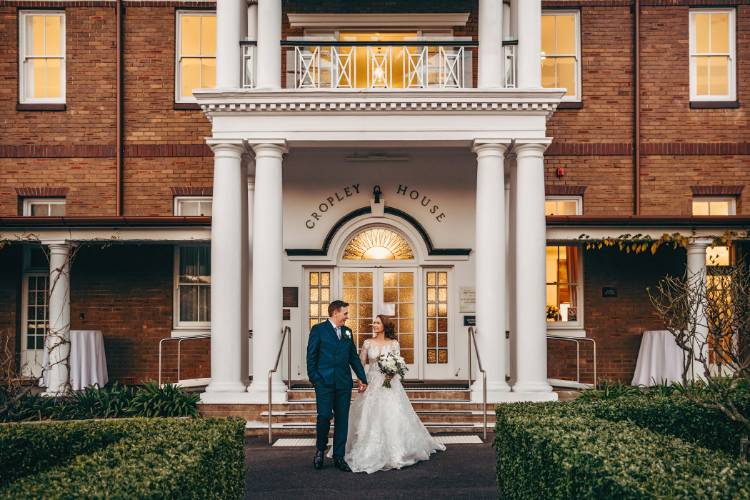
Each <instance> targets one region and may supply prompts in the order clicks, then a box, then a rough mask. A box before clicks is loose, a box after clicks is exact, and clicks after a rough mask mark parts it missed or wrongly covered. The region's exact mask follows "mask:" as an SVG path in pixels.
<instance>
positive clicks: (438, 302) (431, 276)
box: [425, 271, 448, 364]
mask: <svg viewBox="0 0 750 500" xmlns="http://www.w3.org/2000/svg"><path fill="white" fill-rule="evenodd" d="M425 283H426V288H427V293H426V294H425V296H426V298H427V300H426V312H427V315H426V323H427V348H428V349H427V364H447V363H448V273H447V272H445V271H428V272H427V275H426V279H425Z"/></svg>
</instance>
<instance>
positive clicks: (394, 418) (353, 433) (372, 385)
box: [345, 339, 445, 474]
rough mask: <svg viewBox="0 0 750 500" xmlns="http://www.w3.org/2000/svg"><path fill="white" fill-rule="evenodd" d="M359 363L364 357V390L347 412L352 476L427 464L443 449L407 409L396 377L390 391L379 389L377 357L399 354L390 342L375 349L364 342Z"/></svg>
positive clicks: (374, 346) (396, 343)
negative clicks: (365, 381) (355, 473)
mask: <svg viewBox="0 0 750 500" xmlns="http://www.w3.org/2000/svg"><path fill="white" fill-rule="evenodd" d="M362 351H363V352H362V353H361V354H360V359H364V357H365V356H364V353H365V352H366V353H367V361H368V362H369V368H368V370H367V382H368V385H367V390H366V391H365V392H363V393H361V394H358V395H357V396H356V397H355V399H354V401H353V402H352V406H351V409H350V411H349V433H348V436H347V440H346V455H345V460H346V462H347V463H348V464H349V467H350V468H351V469H352V471H353V472H367V473H368V474H371V473H373V472H377V471H381V470H389V469H400V468H402V467H406V466H408V465H412V464H415V463H417V462H419V461H421V460H429V458H430V455H431V454H433V453H435V452H436V451H438V450H440V451H443V450H445V445H443V444H442V443H440V442H438V441H437V440H435V439H434V438H433V437H432V436H431V435H430V433H429V432H427V429H426V428H425V426H424V425H423V424H422V421H421V420H419V417H418V416H417V414H416V413H415V411H414V408H412V406H411V402H410V401H409V398H408V396H407V395H406V391H405V390H404V387H403V386H402V385H401V380H400V377H399V376H398V375H396V376H395V377H393V380H391V388H390V389H389V388H387V387H383V381H384V380H385V376H384V375H383V374H382V373H381V372H380V369H379V368H378V362H377V359H378V356H380V355H381V354H386V353H388V352H389V351H393V352H396V353H398V352H399V345H398V342H397V341H395V340H393V341H391V342H389V343H388V344H385V345H380V346H378V345H377V344H376V343H375V342H374V341H372V340H370V339H367V340H365V342H364V345H363V346H362Z"/></svg>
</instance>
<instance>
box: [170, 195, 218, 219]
mask: <svg viewBox="0 0 750 500" xmlns="http://www.w3.org/2000/svg"><path fill="white" fill-rule="evenodd" d="M213 199H214V198H213V196H175V197H174V201H173V207H172V210H173V213H174V214H175V216H179V217H211V216H210V215H205V216H203V215H183V214H182V209H181V208H182V207H181V204H182V203H183V202H198V203H202V202H210V203H211V213H212V214H213Z"/></svg>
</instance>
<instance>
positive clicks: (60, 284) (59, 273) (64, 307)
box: [44, 242, 71, 396]
mask: <svg viewBox="0 0 750 500" xmlns="http://www.w3.org/2000/svg"><path fill="white" fill-rule="evenodd" d="M48 249H49V305H48V311H47V314H48V318H49V332H48V334H47V340H46V346H45V347H46V349H47V355H48V359H49V364H48V365H46V366H45V367H44V369H45V370H47V376H46V377H44V378H45V379H46V381H47V390H46V391H45V395H48V396H57V395H60V394H64V393H65V392H68V391H69V390H70V256H71V245H70V243H68V242H54V243H49V244H48Z"/></svg>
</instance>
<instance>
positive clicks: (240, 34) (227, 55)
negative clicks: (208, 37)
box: [216, 0, 247, 89]
mask: <svg viewBox="0 0 750 500" xmlns="http://www.w3.org/2000/svg"><path fill="white" fill-rule="evenodd" d="M246 25H247V0H217V1H216V88H219V89H235V88H238V87H239V86H240V81H241V80H240V75H241V68H242V55H241V50H240V40H242V39H243V38H244V37H245V34H246V33H247V26H246Z"/></svg>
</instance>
